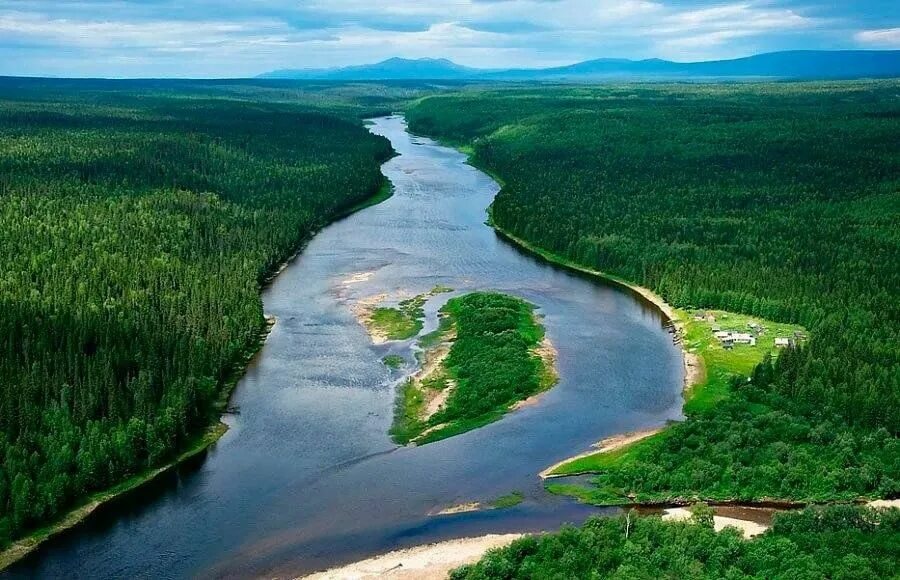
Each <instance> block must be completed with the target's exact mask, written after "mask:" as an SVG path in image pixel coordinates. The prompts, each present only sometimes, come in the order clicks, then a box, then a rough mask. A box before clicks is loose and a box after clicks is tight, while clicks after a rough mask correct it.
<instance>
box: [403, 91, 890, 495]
mask: <svg viewBox="0 0 900 580" xmlns="http://www.w3.org/2000/svg"><path fill="white" fill-rule="evenodd" d="M898 89H900V84H898V82H897V81H861V82H840V83H762V84H733V85H729V84H696V85H690V84H673V85H664V84H643V85H642V84H633V85H607V86H601V87H542V88H509V89H500V90H498V89H487V90H486V89H480V90H474V89H473V90H468V91H463V92H458V93H455V94H450V95H437V96H431V97H428V98H425V99H422V100H420V101H418V102H417V103H416V104H415V105H414V106H412V107H410V110H409V111H408V115H407V117H408V120H409V123H410V128H411V129H412V130H413V131H414V132H416V133H420V134H427V135H430V136H434V137H436V138H439V139H442V140H444V141H447V142H449V143H452V144H455V145H459V146H465V147H468V148H470V150H471V151H472V161H473V163H475V164H476V165H477V166H479V167H482V168H484V169H486V170H488V171H490V172H491V173H492V174H493V175H496V176H497V177H498V179H500V180H501V181H502V185H503V187H502V189H501V191H500V193H499V194H498V195H497V197H496V199H495V201H494V203H493V205H492V211H491V217H492V220H493V222H494V223H495V225H496V226H497V227H498V228H500V229H501V230H503V231H505V232H508V233H510V234H511V235H513V236H515V237H516V238H519V239H522V240H525V241H526V242H528V243H529V244H531V245H533V246H535V247H537V248H540V249H541V250H543V251H547V252H550V253H552V254H554V255H555V256H558V257H559V258H560V259H561V260H562V261H569V262H574V263H576V264H578V265H581V266H586V267H588V268H591V269H595V270H600V271H602V272H606V273H609V274H612V275H615V276H618V277H621V278H624V279H626V280H628V281H630V282H633V283H636V284H639V285H642V286H646V287H649V288H651V289H653V290H655V291H657V292H658V293H659V294H661V295H662V296H663V297H664V298H665V299H666V300H667V301H668V302H669V303H671V304H673V305H675V306H678V307H683V308H714V309H721V310H727V311H731V312H738V313H743V314H748V315H754V316H759V317H763V318H767V319H770V320H775V321H778V322H784V323H797V324H801V325H803V326H804V327H806V328H807V329H808V330H809V335H810V336H809V340H808V341H804V342H803V344H802V345H801V346H799V347H798V348H796V349H791V350H790V352H788V353H784V354H783V356H780V357H778V360H777V361H775V362H774V363H773V362H772V361H770V360H767V361H766V362H765V363H764V365H763V367H762V368H760V369H758V370H757V372H755V373H753V376H752V377H749V378H751V379H752V385H751V387H749V388H748V389H742V388H739V387H738V386H737V384H738V383H736V386H735V401H734V402H733V403H732V404H729V405H726V406H720V407H718V408H716V407H714V408H712V409H708V410H704V411H702V412H697V413H694V414H693V416H690V413H689V418H688V424H686V425H684V426H678V428H676V429H674V430H673V432H672V433H670V434H669V436H668V437H667V438H666V439H665V445H664V446H659V448H658V449H657V450H655V451H653V452H652V453H645V454H643V455H642V456H641V458H640V459H641V461H637V462H631V463H628V465H627V466H624V467H623V466H621V465H609V466H607V468H608V470H609V471H614V470H618V471H616V472H615V473H606V475H605V477H604V478H603V479H602V483H601V482H600V480H599V479H598V485H607V484H611V485H614V486H615V487H616V489H617V490H619V491H618V492H617V493H619V494H621V493H628V494H631V495H635V494H636V495H638V496H642V497H654V498H657V499H659V498H665V497H670V498H671V497H684V495H682V494H688V495H691V496H694V495H695V494H696V495H698V496H700V497H709V496H714V497H721V496H728V497H743V496H749V497H756V496H758V495H760V494H767V493H771V492H772V491H773V490H774V491H775V492H776V493H780V494H783V495H784V496H788V497H817V498H819V499H822V497H823V495H828V490H827V485H828V482H835V481H837V482H840V483H841V485H839V486H838V488H839V489H838V488H835V490H834V491H835V493H838V491H840V493H841V494H848V493H852V492H855V493H862V494H866V495H887V496H890V497H893V496H895V495H896V494H897V493H900V488H898V485H900V484H898V482H900V463H898V461H900V458H898V446H897V444H896V441H897V435H898V433H900V295H898V288H900V229H898V228H897V224H898V223H900V115H898V114H897V112H898V111H900V97H898ZM747 378H748V377H744V378H743V379H742V384H744V385H746V379H747ZM701 415H703V416H701ZM734 420H737V421H742V423H741V424H740V426H739V427H729V426H728V425H733V423H730V421H734ZM791 428H793V429H794V431H793V432H791V433H788V436H787V437H786V438H785V437H781V436H780V435H778V434H779V433H781V434H782V435H784V433H783V431H782V429H788V430H790V429H791ZM760 430H763V431H764V435H765V436H763V437H761V438H759V437H757V438H756V439H753V441H752V442H751V443H752V445H751V444H748V443H747V441H744V440H743V439H742V438H743V437H756V436H758V435H759V433H760ZM823 437H824V438H823ZM763 441H769V442H774V441H781V442H782V445H781V448H780V449H777V450H774V449H770V450H769V451H770V452H767V453H763V454H755V455H753V454H748V445H749V448H753V446H754V445H757V444H761V443H762V442H763ZM821 445H825V446H837V447H836V448H835V449H837V451H836V453H832V454H829V455H828V460H827V461H826V462H825V463H823V464H819V463H817V462H816V460H815V458H816V456H817V455H816V449H817V446H821ZM841 449H843V450H844V451H841ZM854 449H856V450H861V449H862V450H864V453H862V454H853V451H852V450H854ZM844 453H850V455H842V454H844ZM662 455H666V457H669V458H670V459H669V460H665V461H664V460H663V459H662V457H661V456H662ZM751 455H752V457H751ZM673 464H677V465H678V466H679V468H677V469H676V468H673ZM790 466H796V469H789V470H788V471H789V474H788V476H787V477H786V478H785V477H782V478H780V479H779V478H776V477H769V476H774V474H776V473H780V474H784V473H785V469H784V468H785V467H790ZM625 467H627V468H628V470H627V471H623V469H625ZM873 469H874V471H873ZM747 470H752V471H753V472H754V474H755V475H765V476H766V477H765V478H763V479H758V478H756V477H755V476H754V477H751V478H750V479H749V480H747V478H746V477H744V478H743V479H741V477H742V475H741V474H742V473H743V475H747V473H749V472H747ZM745 472H747V473H745ZM812 473H814V474H815V477H814V478H813V479H811V480H804V477H805V476H806V475H810V474H812ZM763 482H767V483H763ZM792 482H793V483H792ZM823 486H824V487H823ZM601 491H602V490H601ZM600 495H601V496H603V497H605V498H608V494H603V493H601V494H600ZM589 496H590V497H594V498H597V497H599V496H598V495H597V494H596V493H592V494H589ZM623 497H625V496H623V495H620V501H621V498H623Z"/></svg>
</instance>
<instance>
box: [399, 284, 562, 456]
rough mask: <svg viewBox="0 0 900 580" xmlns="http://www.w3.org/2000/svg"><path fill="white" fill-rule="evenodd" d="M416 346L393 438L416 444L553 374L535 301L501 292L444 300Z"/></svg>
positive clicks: (535, 389) (479, 419) (481, 415)
mask: <svg viewBox="0 0 900 580" xmlns="http://www.w3.org/2000/svg"><path fill="white" fill-rule="evenodd" d="M419 346H420V347H421V348H422V350H421V355H420V358H421V359H422V361H423V362H422V367H421V369H420V370H419V371H418V372H417V373H415V374H414V375H412V376H411V377H409V378H408V379H407V380H406V381H405V382H404V383H403V385H401V386H400V388H399V389H398V394H397V407H396V410H395V413H394V423H393V426H392V427H391V436H392V437H393V439H394V441H396V442H397V443H401V444H407V443H413V444H416V445H423V444H425V443H430V442H433V441H439V440H441V439H446V438H447V437H451V436H453V435H458V434H460V433H465V432H467V431H471V430H472V429H476V428H478V427H481V426H483V425H487V424H488V423H492V422H494V421H496V420H498V419H499V418H500V417H502V416H503V415H504V414H506V413H507V412H508V411H510V410H511V409H513V408H514V407H515V405H518V404H520V403H521V402H522V401H525V400H527V399H528V398H529V397H532V396H534V395H536V394H537V393H540V392H542V391H546V390H547V389H549V388H550V387H552V386H553V385H554V384H556V381H557V375H556V372H555V370H554V367H553V354H552V353H553V348H552V346H551V345H550V343H549V341H548V340H547V338H546V337H545V334H544V327H543V326H542V325H541V323H540V322H539V321H538V319H537V316H536V315H535V312H534V306H533V305H531V304H530V303H528V302H526V301H524V300H522V299H520V298H516V297H514V296H510V295H508V294H501V293H498V292H472V293H470V294H466V295H464V296H458V297H455V298H452V299H450V300H449V301H448V302H447V303H446V304H445V305H444V306H443V307H442V308H441V310H440V322H439V325H438V328H437V329H436V330H434V331H433V332H431V333H429V334H427V335H425V336H423V337H422V339H421V340H420V341H419Z"/></svg>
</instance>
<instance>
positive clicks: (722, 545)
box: [451, 506, 900, 580]
mask: <svg viewBox="0 0 900 580" xmlns="http://www.w3.org/2000/svg"><path fill="white" fill-rule="evenodd" d="M710 511H711V510H709V508H707V509H706V510H702V509H698V510H696V511H695V512H694V516H693V518H692V520H693V521H689V522H664V521H662V520H660V518H658V517H636V516H632V515H623V516H619V517H616V518H597V519H592V520H589V521H588V522H587V523H586V524H585V525H584V526H582V527H581V528H573V527H568V528H564V529H563V530H562V531H561V532H559V533H557V534H547V535H542V536H529V537H526V538H523V539H520V540H517V541H515V542H514V543H513V544H512V545H510V546H509V547H506V548H502V549H500V550H496V551H493V552H489V553H488V554H487V555H486V556H485V557H484V558H483V559H482V560H481V561H480V562H478V563H477V564H473V565H471V566H464V567H462V568H459V569H457V570H455V571H454V572H453V573H452V574H451V578H452V579H453V580H481V579H491V580H505V579H510V580H512V579H514V578H515V579H532V578H533V579H535V580H537V579H540V580H550V579H554V580H555V579H559V580H567V579H569V578H623V579H624V578H710V579H719V578H810V579H812V578H834V579H841V580H850V579H860V580H862V579H868V578H892V577H896V573H897V567H896V566H897V562H898V561H900V510H897V509H891V510H883V511H882V510H872V509H868V508H859V507H853V506H832V507H827V508H809V509H806V510H804V511H801V512H796V513H791V512H787V513H782V514H778V515H776V516H775V521H774V522H773V525H772V528H771V529H770V530H768V531H767V532H765V533H764V534H763V535H761V536H759V537H756V538H754V539H752V540H745V539H743V538H742V537H741V534H740V532H739V531H738V530H737V529H735V528H726V529H725V530H723V531H721V532H716V531H715V530H714V529H713V522H712V517H711V514H710Z"/></svg>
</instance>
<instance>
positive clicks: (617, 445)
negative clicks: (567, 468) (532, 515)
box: [538, 427, 663, 479]
mask: <svg viewBox="0 0 900 580" xmlns="http://www.w3.org/2000/svg"><path fill="white" fill-rule="evenodd" d="M662 430H663V427H657V428H655V429H643V430H641V431H631V432H629V433H621V434H619V435H613V436H611V437H606V438H605V439H601V440H600V441H597V442H596V443H594V444H593V445H591V450H590V451H585V452H584V453H579V454H578V455H573V456H572V457H567V458H565V459H563V460H562V461H558V462H556V463H554V464H553V465H551V466H550V467H548V468H546V469H544V470H543V471H541V472H540V473H539V474H538V477H540V478H541V479H552V478H554V477H569V476H570V475H571V474H566V475H554V474H553V472H554V471H555V470H556V469H557V468H559V467H561V466H563V465H565V464H567V463H571V462H572V461H575V460H577V459H582V458H584V457H589V456H591V455H596V454H597V453H609V452H610V451H615V450H616V449H621V448H622V447H625V446H626V445H631V444H632V443H635V442H637V441H640V440H641V439H646V438H647V437H650V436H651V435H656V434H657V433H659V432H660V431H662Z"/></svg>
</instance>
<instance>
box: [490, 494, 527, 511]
mask: <svg viewBox="0 0 900 580" xmlns="http://www.w3.org/2000/svg"><path fill="white" fill-rule="evenodd" d="M524 499H525V496H523V495H522V492H521V491H513V492H510V493H508V494H506V495H501V496H500V497H498V498H497V499H495V500H494V501H492V502H491V507H492V508H494V509H505V508H511V507H515V506H517V505H519V504H520V503H522V500H524Z"/></svg>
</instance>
